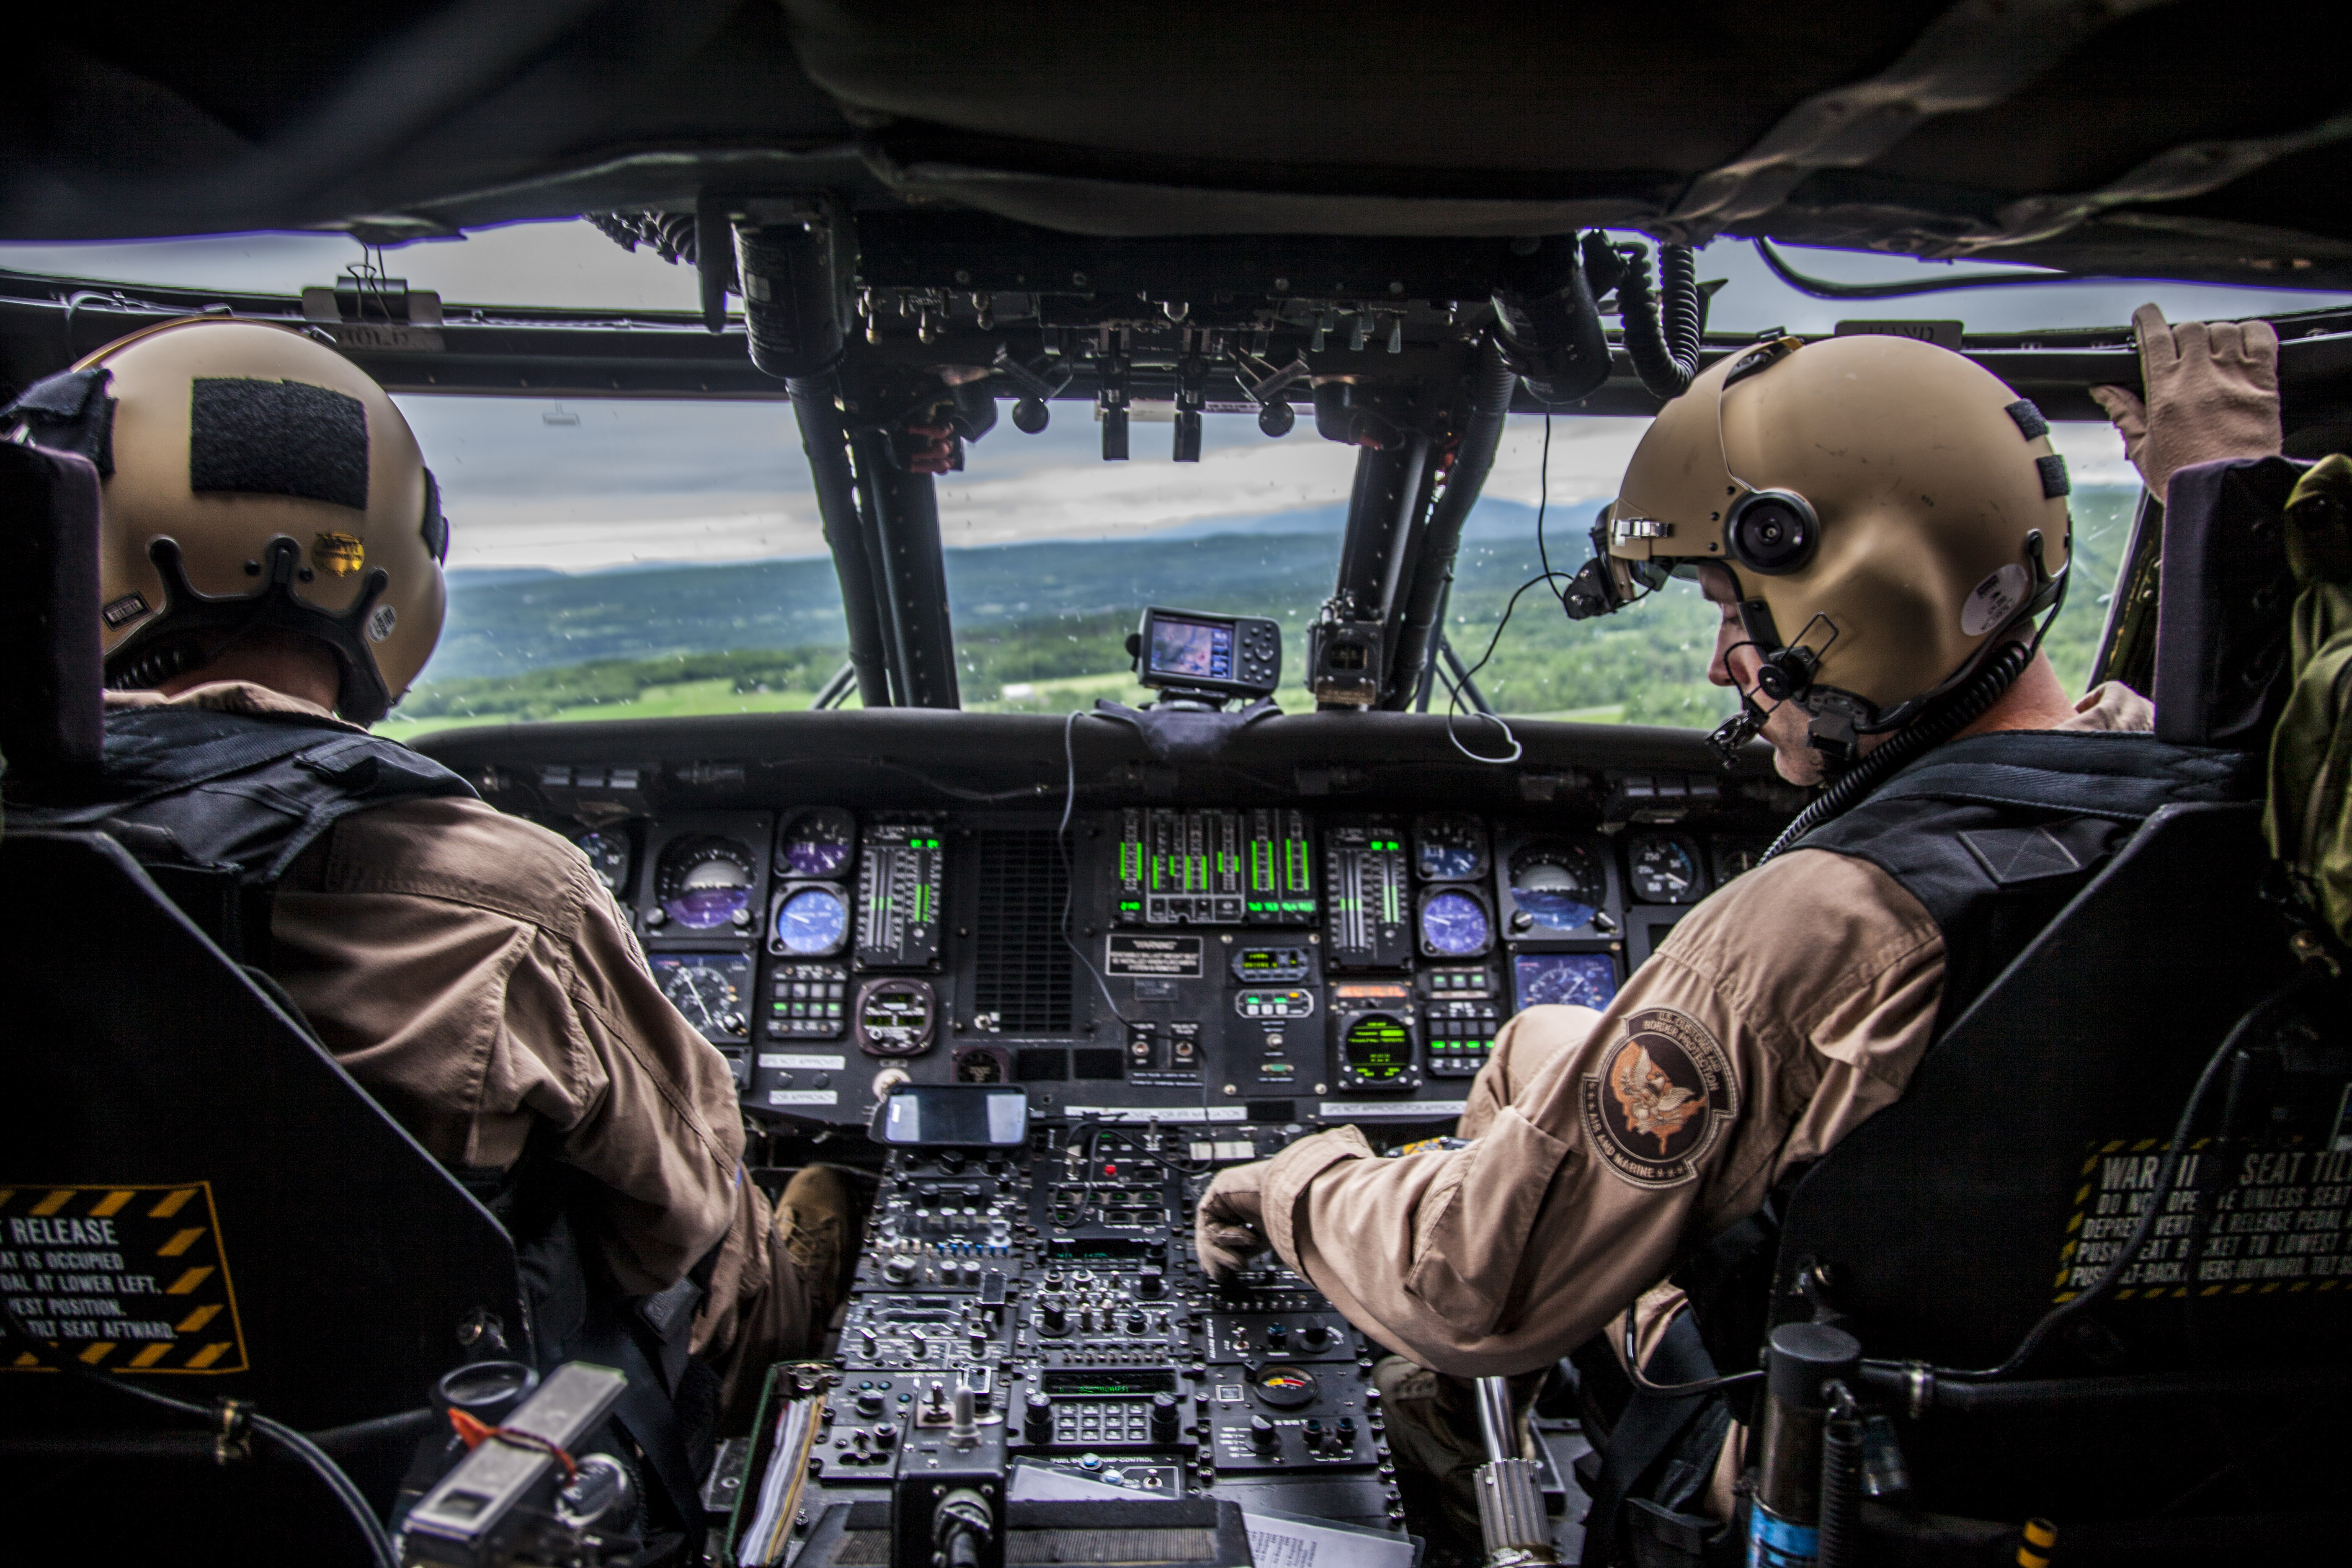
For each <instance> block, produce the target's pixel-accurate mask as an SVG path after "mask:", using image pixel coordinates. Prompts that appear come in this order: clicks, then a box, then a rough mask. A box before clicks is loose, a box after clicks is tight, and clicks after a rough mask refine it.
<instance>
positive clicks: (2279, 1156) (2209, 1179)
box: [2056, 1138, 2352, 1301]
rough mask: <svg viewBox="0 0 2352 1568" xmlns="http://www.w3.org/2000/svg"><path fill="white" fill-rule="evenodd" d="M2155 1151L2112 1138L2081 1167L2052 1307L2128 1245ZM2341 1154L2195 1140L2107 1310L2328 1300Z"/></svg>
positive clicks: (2148, 1189)
mask: <svg viewBox="0 0 2352 1568" xmlns="http://www.w3.org/2000/svg"><path fill="white" fill-rule="evenodd" d="M2163 1163H2164V1141H2163V1140H2161V1139H2155V1138H2147V1139H2141V1140H2139V1141H2137V1142H2124V1141H2122V1140H2117V1141H2115V1142H2105V1143H2101V1144H2099V1145H2097V1146H2096V1147H2095V1148H2094V1149H2093V1150H2092V1151H2091V1153H2090V1155H2089V1157H2088V1158H2087V1159H2085V1160H2084V1163H2083V1182H2082V1187H2081V1190H2080V1191H2079V1192H2078V1193H2077V1194H2075V1199H2074V1205H2075V1207H2074V1218H2072V1219H2070V1220H2068V1221H2067V1222H2066V1240H2065V1243H2064V1245H2063V1247H2061V1248H2060V1251H2059V1255H2058V1279H2057V1289H2056V1299H2057V1300H2061V1301H2064V1300H2071V1299H2072V1298H2073V1297H2074V1296H2075V1295H2077V1294H2078V1293H2080V1292H2081V1291H2084V1290H2086V1289H2089V1288H2090V1287H2091V1286H2092V1285H2094V1284H2095V1283H2097V1282H2098V1280H2099V1278H2100V1277H2101V1276H2102V1275H2103V1274H2105V1271H2106V1269H2107V1268H2108V1267H2109V1266H2110V1265H2111V1264H2113V1263H2114V1262H2115V1260H2116V1258H2117V1256H2118V1255H2120V1254H2121V1253H2122V1251H2123V1249H2124V1248H2125V1247H2127V1246H2129V1245H2130V1243H2131V1238H2132V1234H2133V1232H2134V1231H2136V1230H2137V1228H2138V1226H2139V1222H2140V1217H2141V1216H2142V1215H2145V1214H2146V1213H2147V1205H2148V1200H2149V1199H2150V1198H2151V1197H2152V1196H2154V1195H2155V1191H2156V1184H2157V1173H2158V1169H2159V1168H2160V1167H2161V1166H2162V1165H2163ZM2347 1217H2352V1150H2347V1149H2335V1150H2329V1149H2319V1148H2311V1147H2304V1148H2295V1147H2284V1148H2278V1147H2273V1148H2263V1149H2249V1148H2247V1147H2245V1146H2244V1145H2243V1144H2239V1145H2237V1146H2235V1147H2233V1148H2231V1149H2229V1150H2227V1151H2223V1150H2221V1149H2217V1148H2215V1147H2214V1146H2213V1144H2212V1142H2211V1141H2210V1140H2208V1139H2199V1140H2198V1141H2197V1142H2195V1143H2194V1144H2192V1145H2191V1146H2190V1147H2189V1150H2188V1151H2187V1152H2184V1153H2183V1154H2182V1155H2181V1161H2180V1174H2179V1177H2178V1178H2176V1180H2175V1182H2174V1184H2173V1189H2172V1191H2171V1193H2170V1194H2168V1195H2167V1197H2166V1199H2165V1203H2164V1212H2163V1213H2162V1214H2160V1215H2158V1216H2157V1219H2156V1226H2155V1228H2154V1230H2153V1231H2152V1232H2151V1233H2150V1236H2149V1239H2148V1241H2147V1245H2146V1246H2144V1247H2141V1248H2140V1251H2139V1256H2138V1257H2137V1258H2134V1259H2132V1261H2131V1262H2130V1263H2129V1264H2127V1265H2126V1267H2125V1268H2124V1271H2123V1275H2122V1278H2121V1279H2118V1280H2117V1281H2116V1300H2119V1301H2126V1300H2134V1299H2135V1298H2137V1299H2138V1300H2148V1299H2151V1298H2154V1297H2158V1296H2170V1297H2183V1296H2225V1295H2228V1296H2244V1295H2252V1294H2256V1293H2271V1292H2275V1291H2301V1290H2335V1289H2343V1288H2346V1287H2345V1285H2344V1284H2343V1282H2344V1281H2347V1280H2352V1245H2347V1243H2352V1234H2347V1226H2346V1221H2347Z"/></svg>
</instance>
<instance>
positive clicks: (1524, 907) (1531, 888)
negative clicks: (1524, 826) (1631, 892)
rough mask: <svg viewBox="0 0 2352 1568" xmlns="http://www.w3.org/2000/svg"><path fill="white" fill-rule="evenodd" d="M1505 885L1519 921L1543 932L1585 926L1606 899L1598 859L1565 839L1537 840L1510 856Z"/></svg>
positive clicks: (1605, 884)
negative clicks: (1508, 877)
mask: <svg viewBox="0 0 2352 1568" xmlns="http://www.w3.org/2000/svg"><path fill="white" fill-rule="evenodd" d="M1510 883H1511V901H1512V902H1513V903H1514V904H1516V905H1517V907H1518V913H1519V915H1520V916H1521V917H1523V921H1524V923H1525V924H1527V925H1529V926H1535V927H1539V928H1541V929H1542V930H1545V931H1576V930H1579V929H1580V928H1582V927H1584V926H1589V925H1591V923H1592V917H1593V916H1595V915H1597V914H1599V913H1600V912H1601V906H1602V905H1604V904H1606V903H1607V902H1608V901H1609V879H1608V877H1607V876H1606V874H1604V873H1603V872H1602V870H1601V858H1600V857H1599V856H1598V855H1595V854H1594V853H1593V852H1592V851H1591V849H1590V848H1587V847H1585V846H1584V845H1581V844H1578V843H1575V842H1573V841H1571V840H1570V839H1566V838H1546V839H1539V840H1538V841H1537V842H1535V843H1533V844H1529V845H1527V846H1525V847H1522V848H1520V849H1519V850H1518V851H1517V852H1516V853H1515V854H1513V855H1512V857H1511V879H1510ZM1519 923H1520V922H1517V921H1515V922H1514V929H1517V927H1518V925H1519Z"/></svg>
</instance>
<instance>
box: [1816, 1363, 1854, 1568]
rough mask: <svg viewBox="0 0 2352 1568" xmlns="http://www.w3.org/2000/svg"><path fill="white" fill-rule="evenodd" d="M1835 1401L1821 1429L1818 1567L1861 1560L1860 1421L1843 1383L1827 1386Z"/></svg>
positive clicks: (1842, 1567) (1847, 1567) (1850, 1566)
mask: <svg viewBox="0 0 2352 1568" xmlns="http://www.w3.org/2000/svg"><path fill="white" fill-rule="evenodd" d="M1829 1394H1830V1397H1831V1398H1832V1400H1833V1401H1834V1402H1835V1403H1834V1404H1833V1405H1832V1407H1831V1411H1830V1418H1829V1421H1828V1423H1827V1425H1825V1426H1823V1427H1822V1494H1821V1495H1822V1534H1821V1544H1820V1546H1819V1548H1818V1552H1819V1555H1818V1556H1817V1557H1816V1559H1815V1562H1816V1563H1818V1565H1819V1568H1858V1565H1859V1564H1860V1563H1861V1562H1862V1423H1861V1421H1860V1420H1859V1419H1857V1416H1856V1412H1855V1410H1854V1402H1853V1394H1851V1393H1849V1392H1847V1390H1846V1386H1845V1384H1842V1383H1832V1384H1830V1385H1829Z"/></svg>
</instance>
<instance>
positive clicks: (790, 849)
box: [776, 805, 857, 878]
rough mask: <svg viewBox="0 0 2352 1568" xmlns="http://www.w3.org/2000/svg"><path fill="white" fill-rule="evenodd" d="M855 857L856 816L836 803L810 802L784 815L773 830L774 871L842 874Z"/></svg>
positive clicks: (796, 874)
mask: <svg viewBox="0 0 2352 1568" xmlns="http://www.w3.org/2000/svg"><path fill="white" fill-rule="evenodd" d="M856 858H857V818H856V817H855V816H851V815H850V814H849V813H848V812H846V811H844V810H843V809H842V808H841V807H839V806H837V805H813V806H810V807H809V808H808V809H807V810H805V811H796V812H794V813H793V814H792V815H791V816H787V817H785V818H784V825H783V826H782V829H781V830H779V831H778V833H777V834H776V875H777V876H779V877H824V878H833V877H840V876H843V875H845V873H846V872H847V871H848V870H849V868H850V864H851V862H852V861H854V860H856Z"/></svg>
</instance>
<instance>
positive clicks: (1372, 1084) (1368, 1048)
mask: <svg viewBox="0 0 2352 1568" xmlns="http://www.w3.org/2000/svg"><path fill="white" fill-rule="evenodd" d="M1339 1078H1340V1081H1341V1082H1343V1083H1345V1084H1347V1085H1348V1086H1349V1088H1351V1089H1412V1088H1413V1087H1414V1086H1415V1085H1416V1084H1418V1083H1419V1082H1420V1080H1421V1071H1420V1069H1419V1068H1416V1067H1415V1066H1414V1065H1413V1059H1412V1028H1411V1027H1410V1026H1408V1025H1407V1024H1406V1023H1405V1020H1404V1019H1403V1017H1402V1016H1400V1015H1398V1014H1395V1013H1358V1014H1355V1015H1353V1016H1350V1017H1349V1018H1348V1019H1347V1021H1346V1022H1344V1023H1343V1024H1341V1025H1340V1026H1339Z"/></svg>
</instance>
